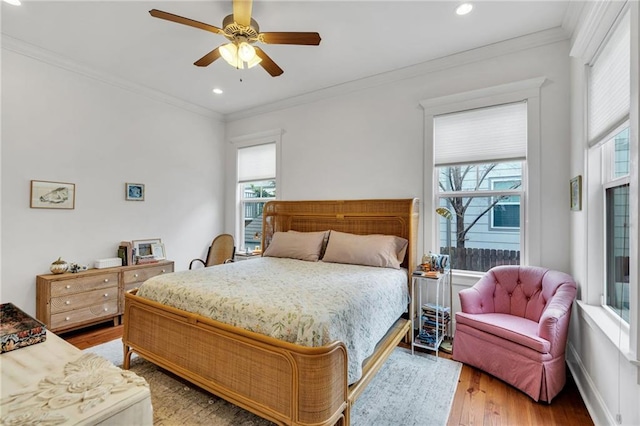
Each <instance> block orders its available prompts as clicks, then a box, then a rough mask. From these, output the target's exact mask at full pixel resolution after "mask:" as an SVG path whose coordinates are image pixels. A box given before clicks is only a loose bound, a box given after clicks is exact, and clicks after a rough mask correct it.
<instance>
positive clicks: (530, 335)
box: [456, 312, 551, 354]
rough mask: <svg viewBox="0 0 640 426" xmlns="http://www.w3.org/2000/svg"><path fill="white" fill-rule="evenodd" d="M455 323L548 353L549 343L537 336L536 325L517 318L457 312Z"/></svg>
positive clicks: (503, 315) (533, 322) (507, 315)
mask: <svg viewBox="0 0 640 426" xmlns="http://www.w3.org/2000/svg"><path fill="white" fill-rule="evenodd" d="M456 323H457V324H466V325H468V326H469V327H473V328H476V329H478V330H482V331H484V332H485V333H489V334H493V335H494V336H498V337H500V338H503V339H506V340H510V341H512V342H515V343H518V344H520V345H523V346H526V347H528V348H531V349H533V350H534V351H537V352H540V353H543V354H544V353H548V352H549V350H550V348H551V344H550V342H549V341H547V340H545V339H543V338H541V337H539V336H538V334H537V332H538V323H537V322H535V321H531V320H528V319H526V318H522V317H519V316H515V315H509V314H494V313H489V314H468V313H465V312H457V313H456Z"/></svg>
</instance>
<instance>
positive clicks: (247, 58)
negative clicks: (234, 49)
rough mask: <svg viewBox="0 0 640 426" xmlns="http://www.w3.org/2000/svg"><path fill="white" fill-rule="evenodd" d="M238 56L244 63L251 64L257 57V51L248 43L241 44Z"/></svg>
mask: <svg viewBox="0 0 640 426" xmlns="http://www.w3.org/2000/svg"><path fill="white" fill-rule="evenodd" d="M238 56H239V57H240V59H242V62H251V61H252V60H253V59H254V58H255V57H256V49H255V48H254V47H253V46H252V45H250V44H249V43H247V42H246V41H243V42H240V44H239V45H238Z"/></svg>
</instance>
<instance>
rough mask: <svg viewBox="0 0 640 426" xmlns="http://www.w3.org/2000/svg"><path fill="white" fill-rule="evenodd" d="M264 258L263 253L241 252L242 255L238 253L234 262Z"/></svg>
mask: <svg viewBox="0 0 640 426" xmlns="http://www.w3.org/2000/svg"><path fill="white" fill-rule="evenodd" d="M260 257H262V253H256V254H253V253H249V254H247V253H245V252H240V253H236V254H235V256H234V257H233V260H235V261H236V262H237V261H239V260H250V259H258V258H260Z"/></svg>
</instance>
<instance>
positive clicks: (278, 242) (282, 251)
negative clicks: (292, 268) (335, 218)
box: [262, 232, 325, 262]
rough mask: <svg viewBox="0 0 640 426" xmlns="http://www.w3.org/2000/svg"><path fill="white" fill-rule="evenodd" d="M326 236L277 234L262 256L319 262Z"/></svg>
mask: <svg viewBox="0 0 640 426" xmlns="http://www.w3.org/2000/svg"><path fill="white" fill-rule="evenodd" d="M324 235H325V233H324V232H276V233H274V234H273V237H272V238H271V243H270V244H269V246H268V247H267V249H266V250H265V252H264V253H263V254H262V255H263V256H266V257H269V256H270V257H287V258H290V259H300V260H307V261H310V262H317V261H318V259H320V250H321V249H322V241H323V240H324Z"/></svg>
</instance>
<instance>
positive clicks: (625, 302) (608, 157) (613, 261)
mask: <svg viewBox="0 0 640 426" xmlns="http://www.w3.org/2000/svg"><path fill="white" fill-rule="evenodd" d="M600 149H601V150H602V151H603V152H602V157H603V158H604V159H605V162H604V163H603V169H604V170H603V176H604V177H605V179H604V180H605V182H604V192H605V233H604V235H605V245H606V262H605V268H606V272H605V273H606V280H605V290H604V291H605V295H606V296H605V299H604V304H605V306H607V307H608V308H609V309H611V310H612V311H613V312H615V313H616V314H617V315H619V316H620V317H621V318H622V319H623V320H625V321H626V322H629V128H628V127H626V128H624V129H623V130H622V131H620V132H619V133H617V134H616V135H615V136H614V137H613V138H611V139H610V140H608V141H607V142H605V143H604V144H603V145H602V147H601V148H600Z"/></svg>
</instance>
